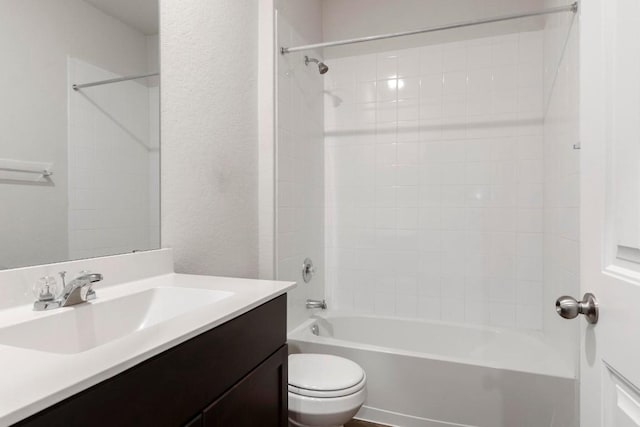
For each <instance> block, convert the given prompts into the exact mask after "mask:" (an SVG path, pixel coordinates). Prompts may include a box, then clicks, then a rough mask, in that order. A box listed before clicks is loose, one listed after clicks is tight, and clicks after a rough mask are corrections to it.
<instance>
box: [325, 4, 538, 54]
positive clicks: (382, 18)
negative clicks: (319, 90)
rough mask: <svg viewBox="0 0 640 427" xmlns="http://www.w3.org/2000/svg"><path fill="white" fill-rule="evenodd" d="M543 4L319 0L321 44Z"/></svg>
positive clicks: (522, 25)
mask: <svg viewBox="0 0 640 427" xmlns="http://www.w3.org/2000/svg"><path fill="white" fill-rule="evenodd" d="M543 2H544V0H482V1H478V0H455V1H451V0H394V1H389V0H323V13H322V19H323V29H324V41H333V40H343V39H349V38H354V37H363V36H372V35H377V34H385V33H392V32H399V31H407V30H414V29H420V28H426V27H432V26H440V25H445V24H450V23H454V22H460V21H466V20H470V19H480V18H485V17H494V16H498V15H504V14H510V13H521V12H525V11H531V10H538V9H541V8H542V7H543ZM543 25H544V19H543V18H532V19H524V20H515V21H506V22H502V23H494V24H491V25H482V26H476V27H469V28H464V29H457V30H454V31H442V32H434V33H429V34H426V35H420V36H412V37H403V38H399V39H390V40H383V41H378V42H370V43H364V44H359V45H351V46H341V47H335V48H331V49H327V51H326V52H325V54H326V55H327V57H335V56H349V55H361V54H365V53H371V52H380V51H385V50H387V51H388V50H393V49H406V48H409V47H417V46H424V45H426V44H438V43H445V42H452V41H457V40H469V39H474V38H480V37H488V36H494V35H499V34H510V33H514V32H519V31H520V32H522V31H531V30H536V29H541V28H542V27H543Z"/></svg>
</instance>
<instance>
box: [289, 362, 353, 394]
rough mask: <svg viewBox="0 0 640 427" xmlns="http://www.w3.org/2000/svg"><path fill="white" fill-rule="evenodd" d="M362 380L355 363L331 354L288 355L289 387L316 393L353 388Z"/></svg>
mask: <svg viewBox="0 0 640 427" xmlns="http://www.w3.org/2000/svg"><path fill="white" fill-rule="evenodd" d="M363 378H364V371H363V370H362V368H361V367H360V365H358V364H357V363H355V362H353V361H351V360H349V359H345V358H344V357H339V356H333V355H331V354H290V355H289V385H292V386H295V387H298V388H302V389H307V390H317V391H333V390H341V389H346V388H349V387H353V386H354V385H356V384H358V383H359V382H361V381H362V379H363Z"/></svg>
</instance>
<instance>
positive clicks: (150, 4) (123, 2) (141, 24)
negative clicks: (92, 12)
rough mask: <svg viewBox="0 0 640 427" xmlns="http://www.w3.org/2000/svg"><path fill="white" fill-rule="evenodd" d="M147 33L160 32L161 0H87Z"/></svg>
mask: <svg viewBox="0 0 640 427" xmlns="http://www.w3.org/2000/svg"><path fill="white" fill-rule="evenodd" d="M86 1H87V2H88V3H91V4H92V5H93V6H95V7H97V8H98V9H100V10H101V11H103V12H104V13H106V14H107V15H111V16H113V17H114V18H116V19H119V20H120V21H122V22H124V23H125V24H127V25H129V26H131V27H133V28H135V29H137V30H138V31H140V32H142V33H143V34H145V35H153V34H158V1H159V0H86Z"/></svg>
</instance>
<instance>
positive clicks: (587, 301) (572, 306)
mask: <svg viewBox="0 0 640 427" xmlns="http://www.w3.org/2000/svg"><path fill="white" fill-rule="evenodd" d="M556 313H558V314H559V315H560V317H564V318H565V319H575V318H576V317H578V314H584V317H585V319H586V320H587V322H589V323H591V324H592V325H595V324H596V323H598V300H596V297H595V296H593V294H590V293H586V294H584V296H583V297H582V301H576V299H575V298H573V297H570V296H566V295H564V296H561V297H560V298H558V299H557V300H556Z"/></svg>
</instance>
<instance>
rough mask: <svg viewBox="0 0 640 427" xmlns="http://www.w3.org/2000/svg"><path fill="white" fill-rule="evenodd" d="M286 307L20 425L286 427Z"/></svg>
mask: <svg viewBox="0 0 640 427" xmlns="http://www.w3.org/2000/svg"><path fill="white" fill-rule="evenodd" d="M286 306H287V304H286V295H282V296H279V297H277V298H275V299H273V300H271V301H269V302H267V303H265V304H263V305H261V306H259V307H257V308H255V309H253V310H251V311H249V312H247V313H245V314H243V315H241V316H239V317H237V318H235V319H232V320H229V321H228V322H226V323H224V324H222V325H220V326H218V327H216V328H213V329H211V330H209V331H206V332H203V333H202V334H200V335H198V336H196V337H194V338H192V339H190V340H188V341H186V342H184V343H182V344H179V345H177V346H176V347H173V348H171V349H169V350H167V351H165V352H164V353H161V354H159V355H157V356H155V357H153V358H151V359H148V360H146V361H144V362H142V363H140V364H138V365H136V366H134V367H132V368H130V369H128V370H127V371H125V372H122V373H120V374H118V375H116V376H114V377H112V378H110V379H107V380H105V381H103V382H101V383H99V384H97V385H95V386H93V387H91V388H89V389H87V390H84V391H82V392H80V393H78V394H76V395H74V396H72V397H70V398H68V399H66V400H64V401H62V402H60V403H58V404H56V405H54V406H52V407H50V408H47V409H45V410H43V411H41V412H39V413H37V414H35V415H33V416H31V417H29V418H27V419H26V420H23V421H21V422H20V423H18V424H17V425H19V426H29V427H31V426H34V427H35V426H38V427H39V426H42V427H44V426H47V427H51V426H65V427H71V426H78V427H80V426H82V427H86V426H91V427H93V426H109V427H113V426H118V427H123V426H137V427H140V426H154V427H155V426H168V427H181V426H189V427H218V426H219V427H223V426H224V427H226V426H238V427H243V426H246V427H253V426H261V427H263V426H264V427H270V426H273V427H278V426H279V427H284V426H286V425H287V410H288V408H287V346H286V344H285V342H286Z"/></svg>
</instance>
